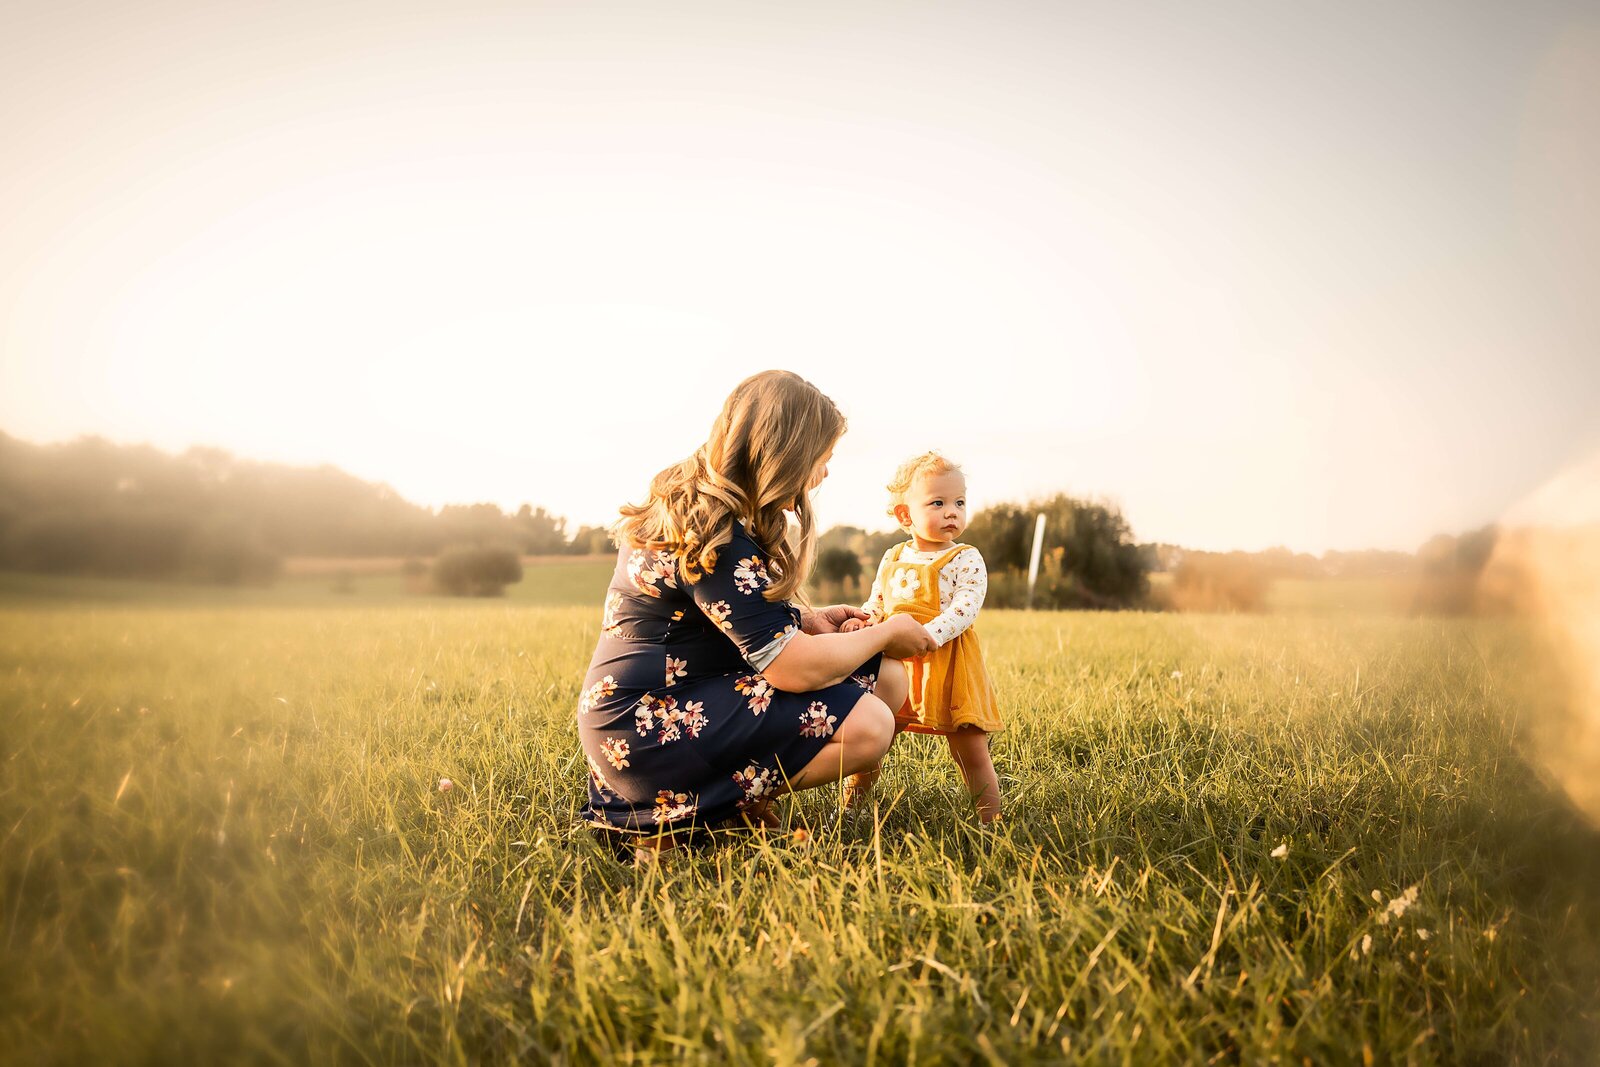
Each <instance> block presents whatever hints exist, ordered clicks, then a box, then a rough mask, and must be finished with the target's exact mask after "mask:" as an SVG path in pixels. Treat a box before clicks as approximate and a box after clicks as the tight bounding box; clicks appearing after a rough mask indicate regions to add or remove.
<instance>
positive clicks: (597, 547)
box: [567, 526, 617, 556]
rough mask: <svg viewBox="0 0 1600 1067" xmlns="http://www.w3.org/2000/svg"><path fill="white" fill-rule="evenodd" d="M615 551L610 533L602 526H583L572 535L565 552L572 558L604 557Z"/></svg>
mask: <svg viewBox="0 0 1600 1067" xmlns="http://www.w3.org/2000/svg"><path fill="white" fill-rule="evenodd" d="M616 550H617V547H616V545H614V544H612V542H611V531H610V530H607V529H606V528H605V527H603V526H584V527H581V528H579V530H578V532H577V533H575V534H573V535H572V543H571V544H569V545H568V546H567V551H568V552H570V553H571V554H573V555H574V556H605V555H610V554H611V553H613V552H615V551H616Z"/></svg>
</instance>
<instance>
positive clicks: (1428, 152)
mask: <svg viewBox="0 0 1600 1067" xmlns="http://www.w3.org/2000/svg"><path fill="white" fill-rule="evenodd" d="M1596 11H1597V9H1596V8H1595V6H1594V5H1593V4H1580V3H1537V2H1535V3H1517V4H1504V3H1460V2H1447V3H1437V4H1414V3H1412V4H1405V5H1393V4H1386V3H1384V4H1343V5H1316V6H1315V7H1313V6H1311V5H1296V4H1264V3H1257V4H1226V3H1223V4H1204V5H1200V4H1192V3H1174V4H1170V5H1162V6H1152V5H1113V4H1102V3H1092V4H1091V3H1085V4H1069V3H1039V4H1020V3H1003V2H994V0H988V2H981V3H970V4H955V5H949V4H927V3H919V4H886V3H851V4H838V5H834V4H818V3H806V4H750V3H740V4H726V5H696V4H670V5H668V4H660V3H648V4H626V5H623V4H606V3H593V4H581V5H576V4H575V5H538V4H528V3H522V4H496V5H477V4H471V3H456V4H449V5H445V4H409V3H405V2H393V0H391V2H385V3H344V4H332V3H317V4H310V3H301V2H297V0H292V2H284V3H272V4H245V3H195V4H176V3H140V2H138V0H134V2H118V3H111V2H103V0H91V2H84V3H64V2H60V0H56V2H44V3H35V2H31V0H3V2H0V430H4V431H5V432H7V433H10V434H13V435H15V436H19V437H22V438H24V439H27V440H32V441H61V440H68V439H71V438H73V437H76V436H78V435H81V434H100V435H103V436H106V437H109V438H111V439H113V440H116V441H122V442H150V443H153V444H155V445H158V446H160V447H163V448H166V449H172V450H178V449H182V448H185V447H187V446H189V445H192V444H205V445H214V446H220V447H223V448H226V449H229V450H231V451H234V452H236V453H238V454H240V455H243V456H247V457H251V458H258V459H270V460H279V461H286V462H293V463H321V462H328V463H333V464H336V465H338V466H340V467H343V468H344V469H346V470H348V471H350V472H351V473H353V474H356V475H358V476H360V477H363V478H367V479H371V480H375V481H384V482H387V483H389V484H391V485H393V486H394V487H395V488H396V489H397V490H398V491H399V492H400V493H402V494H403V495H405V496H406V497H408V498H410V499H412V500H414V501H417V502H418V503H423V504H429V505H439V504H444V503H451V502H456V503H467V502H473V501H480V500H486V501H493V502H496V503H499V504H501V505H502V506H505V507H508V508H513V507H515V506H516V505H518V504H520V503H521V502H523V501H529V502H532V503H534V504H537V505H542V506H544V507H546V508H549V509H550V510H552V511H554V512H557V513H559V514H564V515H566V516H568V517H569V518H570V520H571V521H572V524H573V526H574V527H575V526H577V525H579V524H583V523H602V522H607V521H609V520H610V518H611V517H612V516H613V515H614V512H615V508H616V505H617V504H619V503H621V502H622V501H624V500H628V499H637V498H638V497H639V496H640V495H641V493H642V491H643V489H644V486H645V484H646V482H647V480H648V478H649V476H650V475H651V474H652V473H654V472H655V471H656V470H657V469H659V468H661V467H663V466H665V465H666V464H668V463H670V462H673V461H675V460H677V459H679V458H681V457H682V456H683V455H685V454H687V453H688V452H689V451H691V450H692V449H693V448H694V447H695V446H696V445H697V444H699V443H700V441H701V440H703V439H704V435H705V431H706V428H707V426H708V424H709V422H710V420H711V417H712V415H713V414H714V413H715V411H716V409H717V408H718V406H719V405H720V403H721V400H722V398H723V397H724V396H725V395H726V393H727V391H728V389H729V388H731V387H732V386H733V384H734V383H735V382H737V381H738V380H739V379H740V378H741V377H743V376H744V375H746V374H748V373H751V372H754V371H757V370H761V369H764V368H767V367H787V368H789V369H792V370H795V371H798V372H800V373H802V374H804V375H806V376H807V377H808V378H810V379H811V380H812V381H814V382H815V383H816V384H817V385H818V386H820V387H821V388H822V389H823V390H824V391H825V392H826V393H828V394H829V395H830V396H832V397H833V398H834V399H835V400H836V401H837V402H838V404H839V405H840V407H841V408H843V409H844V411H845V413H846V415H847V416H848V417H849V419H850V422H851V432H850V434H849V435H848V436H847V437H846V438H845V439H844V441H843V442H842V443H841V445H840V447H839V449H838V452H837V454H836V456H835V459H834V463H833V477H832V479H831V480H830V481H829V483H828V484H827V485H826V486H825V487H824V489H823V490H822V491H821V493H820V495H819V507H820V510H821V519H822V522H823V523H824V525H832V524H834V523H838V522H850V523H855V524H857V525H868V526H873V527H878V528H882V527H885V526H887V525H888V522H887V520H886V519H883V518H882V517H881V510H880V497H881V495H882V492H881V486H882V485H883V483H884V481H886V480H887V478H888V476H889V474H890V473H891V472H892V470H893V467H894V466H895V464H896V463H897V462H898V461H899V459H901V458H902V457H903V456H904V455H907V454H910V453H914V452H918V451H922V450H923V449H926V448H938V449H940V450H942V451H944V452H945V453H946V454H947V455H949V456H951V457H953V458H955V459H957V460H958V461H960V462H962V463H964V464H965V466H966V468H967V471H968V477H969V484H970V490H971V496H972V499H973V502H974V503H975V504H976V505H977V506H980V507H981V506H982V505H983V503H984V502H985V501H996V500H1014V499H1021V498H1024V497H1027V496H1029V495H1032V494H1041V493H1046V492H1053V491H1056V490H1065V491H1069V492H1072V493H1075V494H1079V495H1085V496H1093V497H1101V498H1107V499H1110V500H1113V501H1115V502H1117V503H1119V504H1120V505H1121V506H1122V507H1123V509H1124V511H1125V512H1126V514H1127V516H1128V518H1129V520H1130V522H1131V523H1132V525H1133V528H1134V531H1135V533H1136V535H1137V536H1138V537H1139V538H1140V539H1141V540H1160V541H1171V542H1177V543H1180V544H1185V545H1189V546H1193V547H1198V548H1260V547H1265V546H1268V545H1273V544H1287V545H1289V546H1290V547H1293V548H1296V549H1300V550H1308V551H1322V550H1324V549H1327V548H1358V547H1369V546H1371V547H1387V548H1402V549H1411V548H1415V547H1416V546H1417V545H1418V544H1419V543H1420V542H1422V541H1423V540H1425V539H1426V538H1427V537H1428V536H1429V535H1431V534H1433V533H1436V532H1440V531H1457V530H1461V529H1464V528H1467V527H1471V526H1475V525H1478V524H1480V523H1483V522H1487V521H1490V520H1493V519H1495V518H1496V517H1497V516H1500V515H1501V514H1503V513H1504V512H1505V511H1506V509H1507V508H1508V507H1510V506H1511V505H1512V504H1513V503H1514V502H1515V501H1517V500H1518V499H1520V498H1521V497H1523V496H1524V495H1525V494H1527V493H1528V492H1529V491H1530V490H1532V489H1533V488H1534V487H1535V486H1537V485H1539V484H1540V483H1543V482H1545V481H1546V480H1547V479H1548V478H1550V477H1551V476H1552V475H1554V474H1555V473H1556V472H1557V471H1558V469H1560V468H1562V467H1563V466H1564V465H1566V464H1568V463H1569V462H1571V461H1573V460H1575V459H1576V458H1577V457H1578V456H1579V455H1581V454H1584V453H1587V452H1590V451H1592V450H1593V449H1594V448H1595V447H1596V446H1600V417H1597V414H1600V200H1597V193H1596V190H1597V189H1600V14H1597V13H1596Z"/></svg>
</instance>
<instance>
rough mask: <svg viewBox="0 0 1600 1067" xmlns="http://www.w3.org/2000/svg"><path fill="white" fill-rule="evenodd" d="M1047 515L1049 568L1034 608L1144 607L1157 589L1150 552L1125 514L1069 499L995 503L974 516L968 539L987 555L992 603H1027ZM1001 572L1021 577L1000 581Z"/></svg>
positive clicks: (1043, 574)
mask: <svg viewBox="0 0 1600 1067" xmlns="http://www.w3.org/2000/svg"><path fill="white" fill-rule="evenodd" d="M1041 512H1042V513H1043V514H1044V516H1045V537H1044V545H1043V549H1044V556H1043V558H1042V560H1041V564H1043V565H1044V566H1043V567H1042V568H1041V577H1040V581H1039V584H1038V586H1037V587H1036V588H1035V590H1034V606H1035V607H1047V608H1126V607H1134V606H1137V605H1139V604H1141V603H1143V601H1144V599H1145V597H1146V595H1147V594H1148V593H1149V591H1150V580H1149V576H1148V573H1147V572H1148V570H1149V564H1150V554H1149V553H1147V552H1143V551H1141V550H1140V548H1139V546H1138V545H1137V544H1136V543H1135V542H1134V540H1133V531H1132V529H1131V528H1130V527H1129V526H1128V522H1127V520H1126V519H1125V518H1123V515H1122V512H1121V511H1119V510H1117V509H1116V508H1114V507H1112V506H1110V505H1107V504H1096V503H1089V502H1086V501H1082V500H1077V499H1074V498H1073V497H1070V496H1066V495H1064V494H1058V495H1056V496H1053V497H1050V498H1048V499H1046V500H1042V501H1036V502H1033V503H1029V504H1026V505H1021V504H995V505H992V506H990V507H987V508H985V509H984V510H983V511H982V512H980V513H978V515H977V516H975V517H974V519H973V521H972V524H971V525H970V526H968V528H967V531H966V533H965V535H964V536H963V537H962V540H963V541H965V542H967V543H969V544H972V545H975V546H976V547H977V548H978V550H979V551H981V552H982V553H983V558H984V562H985V564H986V565H987V566H988V569H989V572H990V575H991V583H990V603H993V604H995V605H996V606H1001V607H1020V606H1021V605H1022V603H1023V602H1024V601H1025V599H1026V571H1027V568H1028V563H1029V559H1030V556H1031V554H1032V551H1033V531H1034V524H1035V522H1036V518H1037V516H1038V515H1039V514H1040V513H1041ZM996 572H999V573H1000V574H1001V575H1005V574H1010V575H1013V576H1016V577H1015V580H1002V581H999V582H995V581H993V576H994V575H995V574H996Z"/></svg>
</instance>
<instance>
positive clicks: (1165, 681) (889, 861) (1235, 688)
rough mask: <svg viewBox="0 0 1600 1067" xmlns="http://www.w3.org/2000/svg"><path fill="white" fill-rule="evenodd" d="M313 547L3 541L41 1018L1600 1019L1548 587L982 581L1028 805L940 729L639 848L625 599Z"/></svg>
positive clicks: (302, 1048) (1493, 1041)
mask: <svg viewBox="0 0 1600 1067" xmlns="http://www.w3.org/2000/svg"><path fill="white" fill-rule="evenodd" d="M567 577H569V578H571V577H572V576H570V575H569V576H567ZM591 577H592V576H591ZM589 580H590V578H583V577H581V576H580V577H579V578H574V579H573V583H574V584H573V585H572V586H571V589H570V591H569V592H561V590H568V588H569V587H568V585H566V584H563V583H556V582H547V583H524V587H523V588H525V589H526V590H527V591H528V594H529V597H530V598H531V597H532V596H533V595H534V591H535V589H536V588H543V589H544V590H545V591H546V593H548V594H549V595H551V596H552V597H553V598H554V599H560V596H565V595H571V596H574V597H576V596H577V595H578V593H579V592H586V591H587V588H588V586H587V584H585V583H586V582H587V581H589ZM30 583H31V584H30ZM551 590H555V591H556V592H554V593H552V592H551ZM290 592H292V590H291V591H290ZM290 592H286V591H284V590H282V589H277V590H270V591H263V592H260V593H250V592H246V593H235V594H218V593H213V592H210V591H197V592H194V593H193V595H190V596H187V597H186V598H185V597H179V598H178V599H174V598H173V596H172V595H171V591H170V590H166V591H164V592H163V591H153V590H144V591H142V592H141V591H140V590H137V589H133V588H130V587H128V586H125V585H121V584H118V583H111V585H110V586H107V585H98V586H92V587H89V586H79V587H77V589H76V591H75V595H69V594H73V593H74V591H73V590H72V589H70V588H69V587H67V586H63V585H51V584H50V583H48V582H43V583H41V582H38V581H34V580H30V579H20V578H6V579H0V678H3V679H4V681H3V682H0V767H3V768H4V770H3V772H0V916H3V923H4V926H3V937H4V941H3V943H4V946H5V958H4V967H3V968H0V1048H4V1049H5V1050H6V1053H5V1055H4V1058H5V1059H6V1060H7V1061H8V1062H18V1063H32V1062H149V1061H166V1062H172V1061H180V1062H182V1061H187V1062H191V1063H197V1064H198V1063H210V1062H218V1061H237V1060H248V1061H263V1062H283V1063H301V1062H325V1063H346V1062H349V1063H385V1062H422V1063H470V1062H504V1061H511V1060H533V1061H545V1060H549V1061H557V1062H594V1061H602V1060H603V1061H612V1062H619V1063H645V1062H663V1061H670V1062H678V1061H681V1060H690V1061H702V1062H718V1063H733V1064H743V1063H769V1062H770V1063H784V1064H788V1063H803V1062H806V1061H808V1060H812V1059H815V1060H818V1061H821V1062H825V1063H827V1062H843V1063H897V1062H904V1061H907V1060H910V1061H915V1062H939V1061H946V1062H993V1063H1028V1062H1061V1061H1068V1062H1076V1061H1083V1062H1095V1063H1149V1062H1163V1061H1170V1062H1184V1063H1189V1062H1197V1063H1204V1062H1219V1063H1263V1062H1282V1063H1297V1064H1298V1063H1304V1062H1309V1063H1317V1064H1321V1063H1346V1062H1347V1063H1361V1062H1375V1063H1406V1062H1439V1063H1501V1062H1526V1063H1542V1062H1578V1063H1582V1062H1592V1051H1591V1050H1592V1049H1593V1048H1594V1042H1595V1041H1596V1039H1597V1037H1600V1003H1597V996H1600V837H1597V835H1596V834H1595V833H1594V832H1593V831H1591V830H1590V829H1588V828H1587V827H1585V826H1584V825H1583V824H1582V823H1581V821H1580V820H1578V819H1577V818H1576V817H1575V816H1574V815H1572V814H1571V813H1570V812H1569V810H1568V809H1567V807H1566V806H1565V805H1564V804H1563V802H1562V801H1561V800H1560V799H1559V798H1558V797H1557V796H1556V795H1555V794H1554V793H1553V792H1552V791H1551V790H1550V789H1549V788H1548V787H1547V786H1546V785H1545V784H1544V783H1543V782H1542V781H1541V779H1540V777H1539V775H1538V774H1537V773H1536V772H1535V771H1534V770H1533V769H1532V768H1531V767H1530V765H1529V763H1527V762H1526V761H1525V759H1524V758H1523V750H1522V746H1521V744H1520V741H1519V738H1520V737H1521V735H1522V733H1523V731H1524V727H1525V725H1526V716H1527V715H1528V714H1529V713H1530V712H1529V711H1528V705H1527V703H1526V702H1525V699H1524V697H1525V695H1526V694H1528V693H1533V692H1538V691H1539V690H1540V689H1541V688H1542V686H1543V684H1544V680H1543V679H1542V677H1541V675H1540V674H1539V672H1538V670H1537V665H1536V664H1535V663H1534V662H1533V661H1531V660H1530V659H1529V657H1528V653H1527V650H1526V648H1525V642H1524V638H1523V635H1522V633H1521V632H1520V630H1519V629H1518V628H1517V624H1514V623H1510V622H1504V621H1501V622H1493V623H1488V622H1479V623H1471V622H1441V621H1437V620H1412V619H1406V618H1402V617H1398V616H1395V615H1392V614H1389V613H1386V612H1383V611H1378V610H1375V609H1374V610H1365V609H1362V608H1360V606H1359V605H1357V606H1356V607H1354V608H1348V609H1347V610H1334V608H1336V607H1337V605H1330V604H1329V603H1327V602H1319V605H1320V606H1317V610H1310V609H1307V610H1304V611H1299V612H1298V613H1293V614H1277V615H1270V616H1259V617H1227V616H1209V617H1208V616H1155V615H1146V614H1132V613H1130V614H1079V613H1074V614H1039V615H1024V614H1020V613H1003V612H994V613H986V614H985V617H984V620H983V622H982V624H981V625H982V627H983V629H984V634H985V641H986V644H987V647H988V648H989V649H990V654H991V663H992V668H993V671H994V674H995V680H996V685H997V687H998V690H999V695H1000V697H1001V701H1002V705H1003V708H1004V709H1005V711H1006V714H1007V715H1008V717H1009V719H1010V722H1011V724H1012V725H1011V728H1010V729H1009V730H1008V731H1007V732H1006V733H1005V734H1003V735H1001V736H1000V737H999V738H998V740H997V742H996V762H997V764H998V765H999V767H1000V771H1001V774H1002V777H1003V779H1004V781H1005V783H1006V787H1007V789H1008V790H1009V797H1008V802H1009V813H1008V820H1007V821H1006V823H1005V824H1004V828H1003V829H1002V830H1000V831H999V832H997V833H989V834H986V833H982V832H979V831H978V830H977V829H976V828H975V826H974V825H973V820H972V818H971V815H970V814H969V812H968V811H967V810H966V806H965V804H964V803H962V802H961V801H959V800H958V799H957V792H958V788H957V778H956V776H955V774H954V772H953V770H952V768H951V767H950V765H949V762H948V759H947V758H946V757H945V756H944V755H943V753H942V751H941V750H940V748H939V747H938V746H937V744H936V743H932V742H929V741H927V740H926V739H917V738H912V739H909V741H904V742H902V743H901V744H898V745H897V746H896V748H895V750H894V752H893V753H892V755H891V764H890V768H889V770H888V772H887V773H886V775H885V779H884V782H883V788H882V789H881V792H880V796H881V798H882V800H883V803H884V808H883V810H882V811H881V812H880V815H879V817H878V818H877V819H876V820H874V821H871V822H869V823H867V824H864V825H841V824H840V823H839V822H838V821H837V820H836V818H835V815H834V804H833V802H832V798H831V797H829V796H827V795H824V794H823V793H821V792H819V793H813V794H807V795H805V796H802V797H799V798H792V799H791V800H790V801H788V802H786V803H787V806H786V807H785V808H784V812H785V815H786V817H787V818H789V819H791V820H792V821H793V825H795V826H804V827H805V828H807V829H808V831H809V836H808V837H806V839H804V840H802V839H801V837H799V836H796V835H792V834H785V835H774V836H770V837H767V838H764V839H757V838H748V837H746V838H739V839H736V840H733V841H730V842H728V843H726V844H725V845H723V846H720V847H717V848H714V849H710V850H706V851H699V852H693V853H690V852H680V853H677V854H673V855H670V856H668V857H666V859H665V860H664V861H663V862H662V863H661V864H660V865H658V866H656V867H654V868H650V869H644V870H634V869H632V868H630V867H624V866H622V865H619V864H618V863H617V862H616V860H614V859H613V858H612V857H611V855H610V854H609V852H608V851H607V850H605V849H604V848H602V847H601V846H600V845H599V844H598V843H597V842H595V841H594V840H593V839H592V838H591V836H590V835H589V833H588V832H587V831H585V830H583V829H581V828H580V827H579V826H578V825H577V816H578V810H579V806H580V803H581V801H582V797H583V782H584V770H583V765H582V760H581V758H580V757H579V756H578V754H577V748H576V737H575V730H574V727H573V723H572V709H573V706H574V703H575V701H576V698H577V690H578V682H579V679H580V677H581V675H582V672H583V669H584V666H585V665H586V663H587V660H588V655H589V652H590V650H591V647H592V643H593V641H594V638H595V634H596V629H597V626H598V615H599V612H598V610H597V608H596V607H595V606H594V605H592V604H588V605H585V606H581V607H563V606H559V605H555V606H541V605H537V604H530V603H528V602H526V601H518V600H516V599H512V600H508V601H500V602H446V601H438V600H431V599H416V598H411V599H407V598H404V597H401V596H399V595H392V596H391V595H388V594H387V593H384V594H382V595H380V594H379V593H377V592H373V593H372V594H371V595H370V596H367V595H357V596H356V597H355V598H354V599H352V597H351V596H350V595H342V596H341V595H332V594H327V593H325V592H323V593H316V592H315V590H311V589H306V590H302V593H303V594H305V595H303V596H301V597H299V598H296V597H295V596H292V595H290ZM513 595H515V593H514V594H513ZM1303 599H1304V598H1303V597H1302V600H1303ZM1314 606H1316V605H1314ZM445 777H448V778H450V779H452V780H453V782H454V783H456V785H455V788H454V789H453V790H451V791H449V792H440V790H439V789H438V782H439V780H440V779H441V778H445ZM1275 853H1277V854H1276V855H1275Z"/></svg>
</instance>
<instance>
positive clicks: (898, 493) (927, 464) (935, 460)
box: [884, 452, 961, 526]
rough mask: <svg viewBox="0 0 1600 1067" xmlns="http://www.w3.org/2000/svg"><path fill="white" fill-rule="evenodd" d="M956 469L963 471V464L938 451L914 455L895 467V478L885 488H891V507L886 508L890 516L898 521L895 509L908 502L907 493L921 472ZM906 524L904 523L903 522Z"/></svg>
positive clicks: (957, 471)
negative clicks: (945, 456) (952, 460)
mask: <svg viewBox="0 0 1600 1067" xmlns="http://www.w3.org/2000/svg"><path fill="white" fill-rule="evenodd" d="M952 471H954V472H955V473H956V474H960V473H961V465H960V464H959V463H952V462H951V461H950V460H948V459H945V458H944V457H943V456H941V455H940V454H939V453H937V452H924V453H922V454H921V455H920V456H912V457H911V458H910V459H908V460H906V461H905V462H904V463H902V464H900V466H899V467H897V468H895V472H894V478H893V479H892V480H891V481H890V482H889V484H888V485H887V486H885V487H884V488H886V489H888V490H889V507H888V508H887V509H886V510H887V513H888V515H889V517H890V518H891V519H894V520H895V521H896V522H899V521H900V517H899V516H898V515H896V514H895V513H894V509H895V508H897V507H899V506H900V505H901V504H904V503H905V502H906V493H907V492H909V491H910V489H911V483H912V482H913V481H915V480H916V478H917V475H919V474H949V473H951V472H952ZM901 525H902V526H903V525H904V524H903V523H902V524H901Z"/></svg>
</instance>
